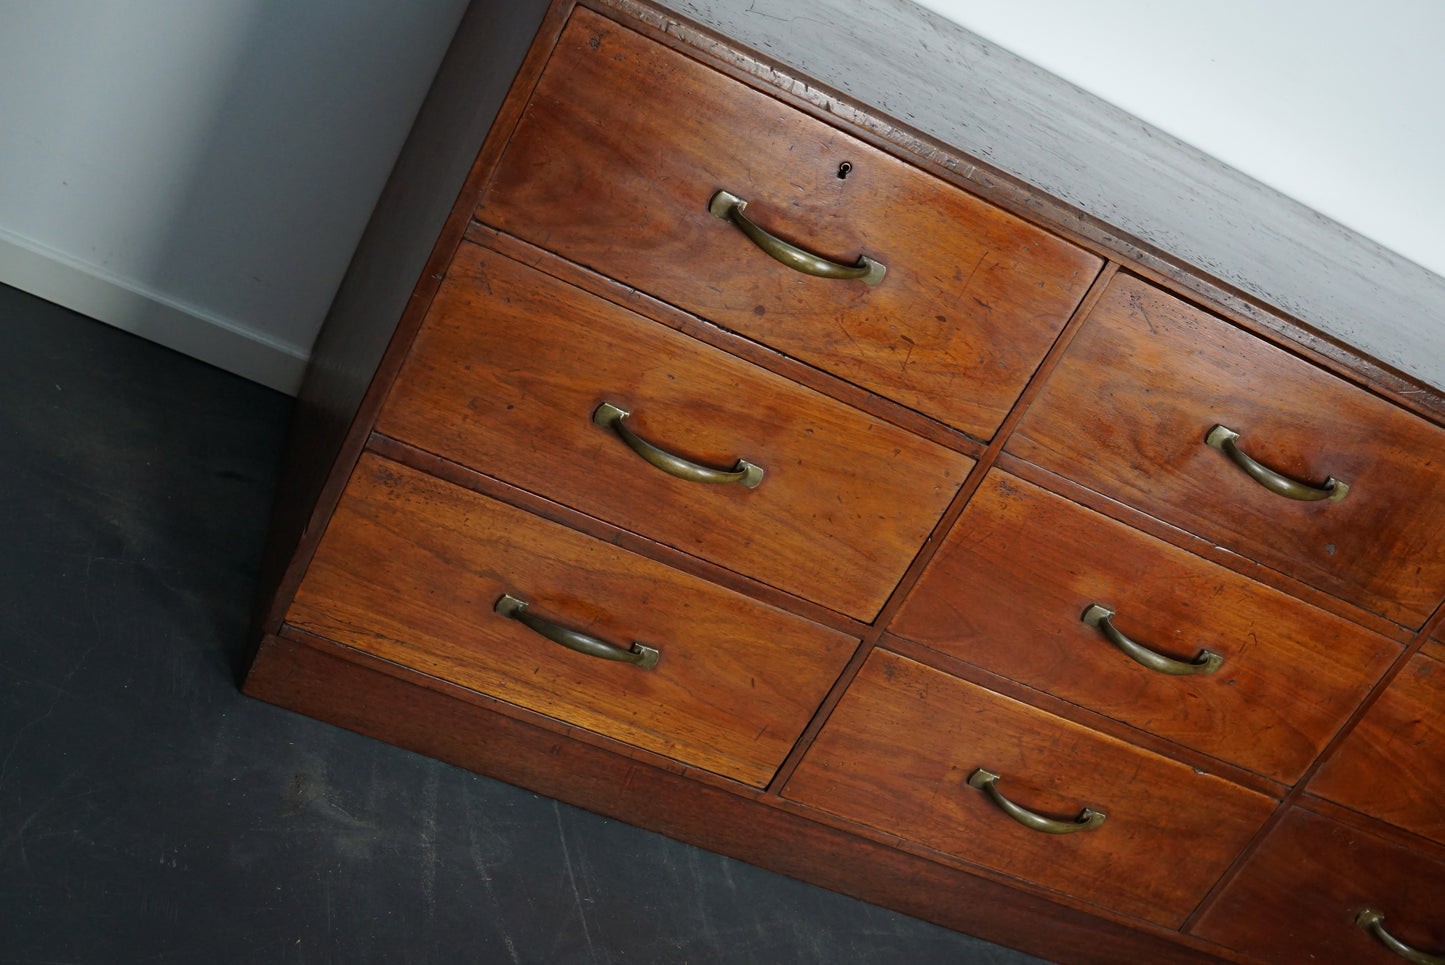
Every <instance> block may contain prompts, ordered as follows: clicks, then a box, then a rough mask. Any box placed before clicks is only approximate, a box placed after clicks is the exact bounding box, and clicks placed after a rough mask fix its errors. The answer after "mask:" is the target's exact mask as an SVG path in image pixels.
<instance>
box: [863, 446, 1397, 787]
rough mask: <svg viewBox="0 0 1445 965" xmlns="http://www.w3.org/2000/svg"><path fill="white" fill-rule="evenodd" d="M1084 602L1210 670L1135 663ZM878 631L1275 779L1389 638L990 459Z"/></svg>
mask: <svg viewBox="0 0 1445 965" xmlns="http://www.w3.org/2000/svg"><path fill="white" fill-rule="evenodd" d="M1091 607H1104V608H1105V609H1107V610H1109V611H1112V612H1113V614H1114V616H1113V617H1112V619H1111V621H1110V622H1111V624H1112V625H1113V627H1114V629H1115V630H1117V631H1118V632H1119V633H1120V634H1122V635H1124V636H1125V637H1126V639H1128V640H1129V641H1130V642H1132V643H1134V644H1137V645H1139V646H1140V647H1144V648H1145V649H1147V650H1149V651H1152V652H1153V653H1155V654H1158V655H1159V656H1162V657H1164V658H1166V659H1168V660H1171V661H1174V662H1175V663H1182V664H1193V663H1195V662H1196V661H1198V659H1199V655H1200V654H1201V653H1209V654H1214V655H1216V659H1218V661H1219V665H1218V668H1217V669H1215V670H1212V671H1210V672H1205V673H1198V672H1195V673H1181V674H1168V673H1160V672H1158V671H1157V670H1154V669H1150V667H1148V666H1146V665H1144V664H1141V663H1139V662H1138V661H1137V660H1136V659H1134V658H1133V657H1131V656H1130V655H1129V654H1128V653H1127V652H1126V651H1124V650H1121V649H1119V648H1118V647H1117V646H1116V645H1115V644H1114V643H1113V642H1111V640H1110V639H1109V636H1108V635H1107V634H1106V633H1105V632H1104V628H1102V627H1100V626H1099V625H1097V624H1093V625H1091V624H1090V623H1088V622H1085V620H1084V619H1083V618H1084V616H1085V614H1086V613H1087V612H1088V611H1089V609H1090V608H1091ZM890 631H891V632H892V633H895V634H897V635H899V636H900V637H904V638H907V639H909V640H913V641H916V642H918V643H921V644H923V645H925V646H928V647H930V648H933V649H936V650H939V651H942V652H944V653H948V654H952V655H954V656H956V657H958V658H959V659H962V660H967V661H970V662H971V663H975V664H978V665H979V666H982V667H984V668H986V669H988V670H990V671H993V672H994V673H997V674H1000V675H1002V676H1004V677H1007V678H1009V679H1012V680H1016V681H1019V682H1020V683H1024V684H1027V685H1029V686H1030V687H1035V688H1037V689H1039V690H1042V691H1046V692H1048V693H1050V694H1053V695H1055V696H1058V697H1061V698H1063V699H1065V700H1068V701H1069V702H1071V703H1074V704H1079V705H1081V706H1084V707H1088V708H1090V709H1092V710H1095V711H1097V712H1099V713H1101V714H1105V715H1107V716H1109V717H1112V718H1114V719H1116V720H1121V721H1124V722H1125V723H1128V724H1131V725H1132V726H1134V727H1137V728H1140V729H1142V730H1146V731H1148V732H1150V733H1153V734H1157V735H1159V736H1160V737H1164V738H1167V739H1169V740H1173V741H1177V742H1178V743H1180V744H1184V745H1187V746H1190V747H1194V748H1196V749H1198V750H1201V751H1203V752H1205V753H1207V754H1209V755H1211V756H1213V757H1217V758H1220V759H1222V760H1226V761H1230V762H1232V763H1235V764H1238V765H1240V766H1241V767H1245V768H1248V769H1250V770H1253V771H1256V772H1257V773H1260V774H1263V775H1264V776H1266V777H1270V778H1273V779H1275V780H1277V781H1281V782H1283V783H1288V784H1292V783H1294V782H1295V781H1296V780H1298V779H1299V777H1300V775H1301V774H1303V773H1304V771H1305V768H1307V767H1308V766H1309V765H1310V764H1311V763H1312V762H1313V761H1314V759H1315V758H1316V757H1317V756H1318V755H1319V753H1320V751H1321V750H1323V749H1324V746H1325V744H1326V743H1327V742H1328V741H1329V740H1330V738H1332V737H1334V735H1335V733H1336V732H1337V731H1338V730H1339V729H1340V727H1341V726H1342V725H1343V724H1344V723H1345V721H1346V719H1347V718H1348V717H1349V715H1350V714H1351V713H1352V712H1353V711H1354V709H1355V707H1356V706H1358V704H1359V702H1360V701H1361V700H1362V699H1363V698H1364V697H1365V696H1366V694H1368V693H1369V691H1370V688H1371V687H1372V686H1374V684H1375V683H1376V682H1377V681H1378V680H1379V678H1380V675H1381V674H1383V673H1384V672H1385V670H1386V669H1387V668H1388V667H1389V666H1390V664H1391V663H1392V662H1393V661H1394V660H1395V658H1396V657H1398V656H1399V654H1400V650H1401V647H1400V645H1399V644H1398V643H1396V642H1394V641H1392V640H1389V639H1388V638H1385V637H1383V636H1381V635H1379V634H1376V633H1372V632H1369V631H1367V630H1365V629H1363V628H1362V627H1360V626H1358V625H1356V624H1353V623H1351V622H1349V621H1348V620H1345V619H1343V618H1341V617H1338V616H1335V615H1333V614H1331V613H1327V612H1325V611H1323V610H1320V609H1318V608H1316V607H1313V606H1310V605H1308V604H1306V603H1304V602H1302V601H1300V600H1297V599H1294V598H1293V597H1290V596H1288V595H1286V594H1284V593H1281V592H1280V591H1278V590H1274V589H1272V588H1270V587H1267V586H1261V585H1260V584H1258V583H1256V582H1254V581H1252V580H1250V579H1248V578H1247V577H1244V576H1241V575H1239V574H1238V573H1235V572H1233V571H1231V570H1228V569H1226V568H1224V567H1222V566H1219V565H1217V564H1213V563H1210V562H1207V561H1205V560H1202V559H1200V558H1198V557H1196V556H1193V555H1191V554H1189V553H1187V552H1185V551H1184V550H1181V549H1179V548H1177V547H1175V546H1171V545H1169V544H1168V543H1165V542H1164V541H1163V540H1160V539H1156V538H1154V537H1151V536H1146V535H1145V534H1143V533H1140V532H1138V531H1137V530H1134V529H1130V528H1129V527H1128V526H1125V525H1124V524H1123V523H1119V522H1116V521H1115V520H1112V519H1109V518H1108V517H1106V516H1102V515H1100V514H1097V513H1093V512H1090V511H1089V510H1086V509H1084V508H1083V507H1081V506H1079V505H1077V504H1076V503H1071V502H1069V501H1068V500H1066V499H1064V498H1063V497H1061V496H1056V495H1054V494H1052V493H1050V492H1048V491H1047V490H1045V489H1042V488H1040V487H1038V486H1035V485H1033V484H1031V483H1028V482H1025V481H1024V480H1022V479H1019V478H1018V477H1016V476H1011V475H1008V474H1006V473H1003V472H1001V471H999V470H995V471H994V472H992V473H990V474H989V476H988V478H986V479H985V480H984V482H983V484H982V485H981V486H980V487H979V490H978V492H977V493H975V494H974V496H973V498H972V499H971V500H970V501H969V504H968V507H967V509H965V510H964V513H963V516H962V517H960V519H959V521H958V523H957V524H955V526H954V528H953V530H952V532H950V533H949V535H948V536H947V538H946V539H945V540H944V544H943V547H942V548H941V549H940V550H939V551H938V554H937V555H936V556H935V557H934V558H933V562H932V563H931V564H930V565H929V567H928V569H927V570H926V571H925V572H924V573H923V576H922V577H921V578H920V580H919V582H918V585H917V586H916V587H915V588H914V590H913V593H912V595H911V596H910V597H909V599H908V602H907V603H905V604H904V606H903V608H902V610H901V611H900V612H899V614H898V617H897V619H895V620H894V621H893V623H892V625H891V626H890ZM1176 669H1180V670H1186V669H1187V670H1196V671H1197V670H1199V669H1200V668H1199V667H1198V666H1193V667H1179V668H1176Z"/></svg>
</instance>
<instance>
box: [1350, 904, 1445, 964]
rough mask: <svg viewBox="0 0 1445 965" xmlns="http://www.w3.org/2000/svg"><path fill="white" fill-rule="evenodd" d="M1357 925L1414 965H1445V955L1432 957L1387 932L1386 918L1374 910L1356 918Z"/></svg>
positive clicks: (1368, 910)
mask: <svg viewBox="0 0 1445 965" xmlns="http://www.w3.org/2000/svg"><path fill="white" fill-rule="evenodd" d="M1355 924H1356V925H1359V926H1360V927H1361V928H1363V929H1364V930H1365V931H1367V932H1370V933H1372V934H1373V935H1374V936H1375V937H1376V938H1378V939H1379V940H1380V944H1381V945H1384V946H1385V947H1386V948H1388V949H1389V950H1390V951H1392V952H1394V953H1395V954H1396V955H1399V956H1400V957H1401V958H1403V959H1404V960H1405V961H1407V962H1413V963H1414V965H1445V955H1431V954H1430V953H1429V952H1422V951H1420V950H1419V949H1418V948H1411V947H1410V946H1409V945H1406V944H1405V943H1404V942H1402V941H1400V939H1398V938H1396V937H1395V936H1394V935H1391V934H1390V933H1389V932H1387V931H1385V916H1384V915H1382V914H1381V913H1380V912H1378V911H1376V910H1375V909H1373V908H1366V909H1365V910H1364V911H1362V912H1360V913H1359V914H1358V915H1356V916H1355Z"/></svg>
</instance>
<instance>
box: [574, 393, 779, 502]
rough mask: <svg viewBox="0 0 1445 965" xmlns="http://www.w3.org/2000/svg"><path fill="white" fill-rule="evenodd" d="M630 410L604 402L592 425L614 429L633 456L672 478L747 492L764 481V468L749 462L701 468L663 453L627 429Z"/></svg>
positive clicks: (670, 454)
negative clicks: (737, 487)
mask: <svg viewBox="0 0 1445 965" xmlns="http://www.w3.org/2000/svg"><path fill="white" fill-rule="evenodd" d="M629 415H631V413H629V412H628V411H627V410H626V409H620V408H618V407H617V406H615V405H613V404H612V403H611V402H604V403H602V404H601V405H599V406H598V407H597V411H596V412H593V413H592V421H593V422H595V423H596V424H597V425H599V426H602V427H603V428H604V429H611V430H612V431H613V432H615V433H617V435H618V436H620V437H621V439H622V441H623V442H625V443H627V445H628V447H629V448H631V449H632V451H633V452H635V453H637V454H638V455H639V456H641V457H642V458H643V459H645V460H647V461H648V462H649V463H651V464H652V465H654V466H656V467H657V468H658V469H661V470H662V471H663V472H665V473H667V474H668V475H669V476H676V477H677V478H678V479H686V480H687V481H688V482H699V483H714V484H717V483H737V484H738V485H740V486H742V487H743V488H744V489H756V488H758V483H760V482H762V481H763V467H762V466H755V465H753V464H752V463H750V462H748V461H747V460H746V459H739V460H738V461H737V465H735V466H733V468H731V469H713V468H712V467H710V466H700V465H698V464H697V463H695V462H692V461H691V460H688V459H684V458H682V457H681V456H675V455H673V454H672V453H670V452H668V451H667V450H666V449H659V448H658V447H657V446H654V445H653V444H652V443H650V442H648V441H647V440H646V439H644V438H642V437H641V436H639V435H638V434H637V433H635V432H633V431H632V430H631V429H629V428H627V417H628V416H629Z"/></svg>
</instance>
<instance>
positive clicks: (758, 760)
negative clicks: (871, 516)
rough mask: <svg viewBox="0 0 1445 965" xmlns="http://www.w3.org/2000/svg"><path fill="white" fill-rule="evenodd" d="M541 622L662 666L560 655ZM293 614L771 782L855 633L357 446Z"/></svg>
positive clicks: (723, 769) (298, 623) (394, 655)
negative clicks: (651, 653) (505, 603)
mask: <svg viewBox="0 0 1445 965" xmlns="http://www.w3.org/2000/svg"><path fill="white" fill-rule="evenodd" d="M503 594H512V595H514V596H516V597H520V598H522V599H524V600H526V601H527V602H528V603H530V604H531V607H530V611H529V612H531V613H533V614H535V615H536V616H539V617H543V618H547V619H550V620H554V621H556V622H557V623H560V624H563V625H565V626H567V627H569V628H571V629H573V630H578V631H583V632H585V633H587V634H590V635H593V636H596V637H600V638H602V639H604V640H606V641H610V642H612V643H615V644H620V645H622V646H624V647H626V646H628V645H630V643H631V642H632V641H640V642H642V643H644V644H647V645H649V646H652V647H654V648H656V649H657V650H658V651H660V658H659V660H658V663H657V665H656V667H655V668H653V669H650V670H648V669H642V668H641V667H638V666H633V665H631V664H627V663H620V662H613V661H610V660H603V659H599V658H597V657H593V656H588V655H583V654H580V653H575V652H573V651H571V650H568V649H565V648H563V647H560V646H558V645H556V644H554V643H552V642H550V641H548V640H546V639H544V638H543V637H542V636H540V635H539V634H537V633H535V632H533V631H532V630H531V629H529V628H527V627H524V626H522V625H521V624H520V623H518V622H515V621H514V620H511V619H507V618H506V617H504V616H501V615H498V614H497V613H495V612H494V609H493V608H494V606H495V604H496V603H497V601H498V600H499V599H500V598H501V597H502V596H503ZM286 621H287V623H289V624H291V625H292V626H295V627H298V628H300V629H302V630H305V631H307V632H310V633H314V634H317V635H319V636H323V637H326V638H328V639H331V640H335V641H337V642H338V643H342V644H345V645H347V646H350V647H354V648H356V649H358V650H362V651H365V652H366V653H370V654H374V655H376V656H378V657H381V658H383V659H386V660H390V661H394V662H396V663H398V664H401V665H403V666H406V667H410V668H412V669H414V670H420V671H422V672H424V673H428V674H431V675H433V676H436V677H439V678H441V679H443V680H447V681H450V682H452V683H456V684H460V685H462V686H464V687H468V688H471V689H472V690H476V691H478V692H480V693H483V694H488V695H490V696H493V697H497V698H500V699H502V700H505V701H508V702H510V703H513V704H516V705H519V706H521V707H526V708H528V709H530V710H534V711H537V712H539V713H542V714H546V715H548V716H551V717H555V718H557V719H558V720H561V721H565V722H566V723H568V724H575V725H577V726H579V727H583V728H586V729H588V730H592V731H595V732H597V733H600V734H605V735H607V736H609V737H614V738H616V739H618V740H621V741H626V742H627V743H629V744H634V745H636V746H638V747H642V748H645V749H647V750H650V751H655V752H656V753H659V754H663V755H666V756H668V757H671V758H673V759H675V760H678V761H682V762H683V763H685V764H693V765H696V766H698V767H701V768H705V769H707V770H709V771H713V772H715V773H717V774H721V775H724V776H726V777H731V778H735V779H737V780H739V781H743V782H746V783H748V784H752V785H755V786H761V785H763V784H766V783H767V781H768V779H769V778H770V777H771V776H772V774H773V772H774V771H775V770H776V768H777V767H778V765H779V764H780V763H781V762H782V760H783V757H784V756H785V755H786V754H787V753H788V751H789V749H790V748H791V747H792V746H793V743H794V742H795V741H796V740H797V738H798V736H799V735H800V734H801V733H802V730H803V727H804V726H805V725H806V724H807V722H808V720H809V718H811V717H812V715H813V713H814V712H815V711H816V710H817V707H818V704H819V703H820V702H821V701H822V699H823V697H824V695H825V694H826V693H827V691H828V688H829V687H830V686H831V685H832V683H833V681H834V680H835V679H836V677H837V675H838V673H839V672H840V671H841V670H842V668H843V665H844V664H845V663H846V662H847V660H848V658H849V656H850V655H851V654H852V653H853V649H854V647H855V645H856V644H857V641H856V640H854V639H852V638H850V637H848V636H846V635H844V634H840V633H837V632H835V631H832V630H828V629H826V628H823V627H819V626H816V625H814V624H812V623H809V622H808V621H805V620H802V619H800V618H798V617H795V616H792V615H789V614H787V613H784V612H782V611H780V610H776V609H773V608H771V607H767V606H764V605H762V604H760V603H757V602H754V601H752V600H749V599H747V598H745V597H743V596H740V595H738V594H736V593H733V592H730V591H728V590H724V589H721V588H719V587H717V586H714V585H712V584H709V583H706V582H704V581H702V580H698V579H695V578H693V577H689V576H687V575H685V574H682V573H679V572H677V571H675V570H671V569H669V568H668V567H665V566H662V565H661V564H658V563H654V562H652V561H650V560H646V559H643V558H641V557H637V556H634V555H632V554H630V553H627V552H625V551H623V550H620V549H618V548H617V547H615V546H612V545H610V544H608V543H604V542H601V541H598V540H594V539H591V538H589V537H586V536H582V535H580V534H578V533H576V532H574V531H572V530H568V529H565V528H563V527H561V526H558V525H555V524H553V523H549V522H545V521H543V520H540V519H537V518H535V517H533V516H530V515H528V514H526V513H523V512H521V511H520V510H517V509H514V508H512V507H510V506H507V505H504V504H502V503H499V502H496V501H494V500H491V499H488V498H486V497H484V496H480V495H478V494H476V493H473V492H471V491H469V490H465V489H461V488H460V487H457V486H452V485H450V484H448V483H444V482H440V481H438V480H436V479H433V478H431V477H429V476H426V475H424V474H422V473H419V472H416V471H415V470H412V469H408V468H406V467H404V466H401V465H398V464H396V463H392V462H388V461H386V460H383V459H381V458H379V457H377V456H373V455H370V454H367V455H365V456H363V457H362V460H361V462H360V464H359V465H358V466H357V469H356V472H355V473H354V474H353V476H352V479H351V482H350V483H349V484H348V486H347V489H346V492H345V495H344V496H343V498H342V501H341V504H340V506H339V507H338V508H337V510H336V514H335V515H334V516H333V518H332V520H331V524H330V526H329V528H328V529H327V531H326V535H325V536H324V538H323V539H322V541H321V545H320V548H319V549H318V551H317V553H316V557H315V559H314V560H313V562H312V564H311V567H310V569H309V571H308V572H307V575H306V579H305V580H304V581H303V583H302V585H301V588H300V590H299V592H298V593H297V595H296V599H295V602H294V603H293V604H292V605H291V608H290V610H289V611H288V613H287V615H286Z"/></svg>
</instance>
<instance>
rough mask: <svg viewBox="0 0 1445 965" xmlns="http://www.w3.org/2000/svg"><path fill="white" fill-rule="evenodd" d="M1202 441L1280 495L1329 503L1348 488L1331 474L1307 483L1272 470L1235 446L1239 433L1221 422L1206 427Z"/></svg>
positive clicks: (1335, 501) (1339, 498) (1345, 492)
mask: <svg viewBox="0 0 1445 965" xmlns="http://www.w3.org/2000/svg"><path fill="white" fill-rule="evenodd" d="M1204 444H1205V445H1207V446H1209V447H1210V448H1212V449H1218V450H1219V451H1220V452H1222V453H1224V454H1225V455H1226V456H1228V457H1229V458H1230V459H1232V460H1233V461H1234V464H1235V465H1236V466H1238V467H1239V468H1240V469H1243V470H1244V471H1245V472H1246V473H1248V474H1249V477H1250V478H1251V479H1253V480H1254V481H1255V482H1257V483H1259V484H1260V485H1261V486H1263V487H1264V488H1265V489H1268V490H1269V491H1270V492H1272V493H1276V494H1278V495H1280V496H1286V497H1288V498H1290V499H1302V500H1306V501H1309V500H1316V499H1328V500H1329V501H1330V502H1332V503H1337V502H1339V501H1340V500H1342V499H1344V498H1345V495H1346V494H1347V493H1349V491H1350V487H1349V486H1348V485H1347V484H1345V483H1342V482H1340V481H1339V480H1338V479H1336V478H1335V477H1334V476H1330V477H1329V478H1328V479H1326V480H1325V482H1324V485H1323V486H1311V485H1310V484H1309V483H1302V482H1300V481H1299V480H1297V479H1291V478H1290V477H1288V476H1286V475H1283V474H1282V473H1277V472H1275V471H1274V470H1273V469H1271V468H1269V467H1268V466H1266V465H1264V464H1263V463H1260V462H1256V461H1255V460H1254V459H1252V458H1250V456H1249V454H1248V453H1246V452H1245V451H1244V450H1243V449H1241V448H1239V433H1237V432H1235V431H1234V430H1233V429H1227V428H1225V427H1224V426H1215V427H1214V428H1212V429H1210V430H1209V434H1208V435H1206V436H1205V437H1204Z"/></svg>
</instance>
